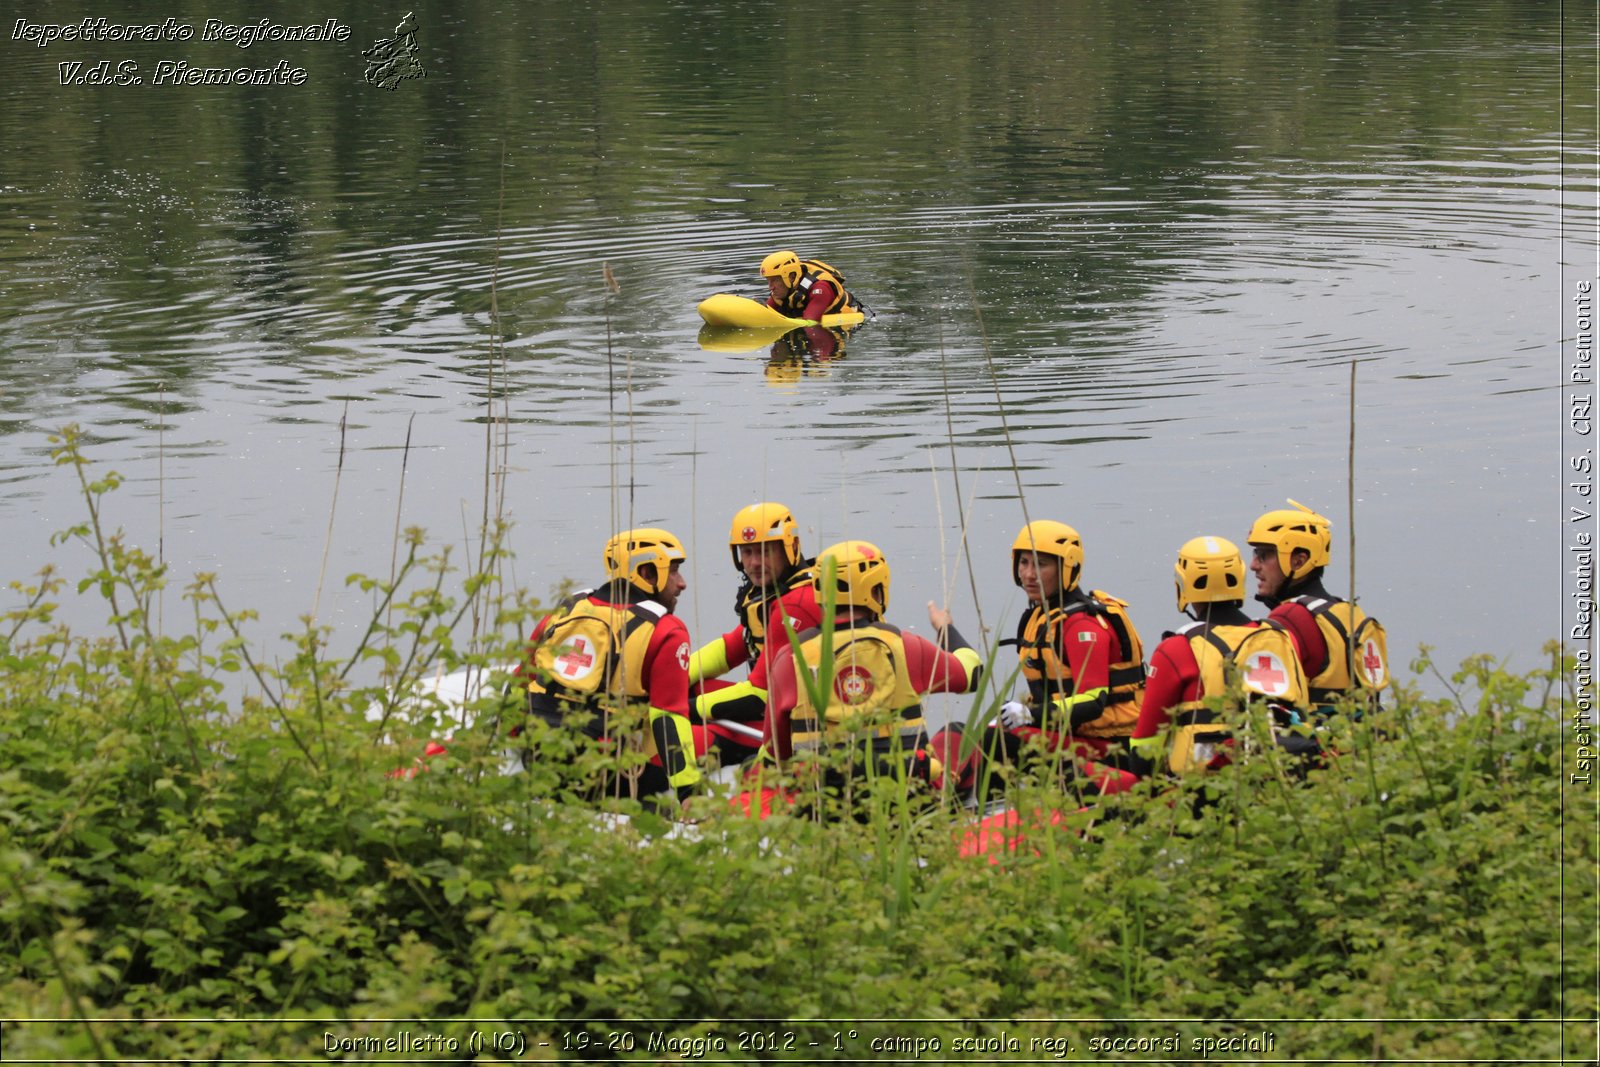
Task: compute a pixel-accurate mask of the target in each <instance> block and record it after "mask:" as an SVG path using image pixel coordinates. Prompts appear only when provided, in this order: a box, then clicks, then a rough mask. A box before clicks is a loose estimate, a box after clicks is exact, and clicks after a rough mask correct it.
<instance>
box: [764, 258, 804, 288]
mask: <svg viewBox="0 0 1600 1067" xmlns="http://www.w3.org/2000/svg"><path fill="white" fill-rule="evenodd" d="M801 269H802V268H801V266H800V257H799V256H797V255H795V254H794V253H793V252H791V251H790V250H789V249H787V248H786V249H784V250H783V251H781V252H774V253H772V255H770V256H768V257H767V258H766V259H763V260H762V261H761V276H762V277H763V278H782V279H783V284H784V285H787V286H788V287H789V288H791V289H793V288H794V287H795V284H796V283H797V282H799V281H800V272H801Z"/></svg>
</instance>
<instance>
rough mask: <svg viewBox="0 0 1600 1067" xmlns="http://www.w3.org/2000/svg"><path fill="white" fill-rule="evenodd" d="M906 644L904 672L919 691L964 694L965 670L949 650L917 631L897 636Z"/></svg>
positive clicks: (965, 687)
mask: <svg viewBox="0 0 1600 1067" xmlns="http://www.w3.org/2000/svg"><path fill="white" fill-rule="evenodd" d="M900 641H901V643H902V644H904V645H905V646H906V673H907V674H908V675H910V676H911V685H912V687H913V688H914V689H916V691H917V692H919V693H965V692H966V691H967V687H968V686H969V685H970V684H971V682H970V680H969V679H968V678H967V669H966V668H965V667H963V666H962V665H961V661H960V660H958V659H956V658H955V657H954V656H952V655H951V654H950V653H948V652H946V651H945V650H944V649H942V648H940V647H939V646H938V645H936V644H934V643H933V642H932V641H929V640H928V639H927V638H925V637H918V636H917V635H916V634H906V633H903V634H901V635H900Z"/></svg>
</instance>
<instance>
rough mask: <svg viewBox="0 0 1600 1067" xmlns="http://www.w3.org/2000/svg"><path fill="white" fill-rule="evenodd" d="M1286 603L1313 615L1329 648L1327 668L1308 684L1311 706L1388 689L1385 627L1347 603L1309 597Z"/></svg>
mask: <svg viewBox="0 0 1600 1067" xmlns="http://www.w3.org/2000/svg"><path fill="white" fill-rule="evenodd" d="M1286 603H1293V604H1299V605H1301V606H1302V607H1304V608H1305V609H1306V610H1307V611H1309V612H1311V617H1312V618H1314V619H1316V620H1317V629H1319V630H1321V631H1322V639H1323V640H1324V641H1325V642H1327V645H1328V663H1327V666H1325V667H1323V669H1322V673H1320V674H1318V675H1317V676H1316V677H1315V678H1312V679H1311V680H1310V683H1309V684H1310V687H1311V701H1312V703H1314V704H1334V703H1337V702H1338V701H1339V700H1340V699H1341V698H1343V697H1347V696H1351V695H1353V694H1355V693H1357V692H1360V693H1362V694H1363V695H1365V696H1369V697H1371V696H1375V695H1376V694H1377V693H1379V692H1381V691H1382V690H1384V689H1387V688H1388V687H1389V635H1388V633H1387V632H1386V631H1385V630H1384V628H1383V623H1381V622H1379V621H1378V620H1377V619H1374V618H1372V617H1371V616H1370V615H1368V614H1367V613H1366V612H1364V611H1362V610H1361V609H1360V608H1359V607H1357V606H1356V605H1355V604H1352V603H1350V602H1349V601H1348V600H1335V599H1332V598H1329V597H1319V596H1310V595H1307V596H1297V597H1293V598H1291V599H1290V600H1289V601H1286Z"/></svg>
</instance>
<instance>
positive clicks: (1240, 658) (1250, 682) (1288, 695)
mask: <svg viewBox="0 0 1600 1067" xmlns="http://www.w3.org/2000/svg"><path fill="white" fill-rule="evenodd" d="M1177 632H1178V633H1179V634H1180V635H1182V636H1184V637H1187V638H1188V641H1189V648H1190V651H1192V652H1193V653H1194V659H1195V663H1196V664H1197V665H1198V666H1199V668H1200V694H1199V695H1200V697H1201V698H1204V697H1216V696H1223V695H1225V694H1227V692H1228V690H1229V681H1230V679H1229V674H1230V670H1231V671H1232V672H1234V673H1235V677H1236V684H1237V686H1238V689H1237V690H1235V691H1236V692H1240V693H1241V694H1242V695H1243V696H1244V697H1245V698H1246V699H1250V700H1256V699H1262V700H1266V701H1270V702H1272V703H1273V704H1277V705H1282V706H1286V707H1291V706H1292V707H1296V708H1299V707H1304V706H1305V705H1306V702H1307V699H1308V691H1307V688H1306V676H1305V672H1304V671H1302V670H1301V669H1300V660H1299V658H1298V657H1297V656H1296V655H1295V650H1294V642H1293V641H1292V640H1290V638H1289V634H1288V633H1287V632H1286V631H1284V630H1282V629H1280V628H1278V627H1277V626H1274V625H1261V626H1213V627H1211V629H1209V630H1207V629H1206V628H1205V626H1204V624H1202V623H1195V624H1193V625H1192V626H1186V627H1184V628H1183V629H1182V630H1179V631H1177ZM1172 722H1173V726H1174V727H1175V728H1176V729H1175V730H1174V731H1173V737H1172V741H1171V747H1170V749H1169V754H1168V757H1167V765H1168V767H1170V768H1171V769H1172V771H1173V772H1174V773H1176V774H1183V773H1185V772H1187V771H1193V770H1201V769H1204V767H1205V765H1206V764H1207V763H1209V762H1211V759H1212V757H1213V756H1215V755H1216V748H1217V746H1218V745H1219V744H1221V743H1222V742H1223V741H1226V740H1227V739H1228V738H1229V737H1231V736H1232V734H1233V730H1232V727H1230V726H1229V725H1228V723H1227V722H1226V721H1225V720H1224V718H1223V715H1222V713H1221V712H1219V711H1217V710H1216V709H1215V708H1212V707H1209V706H1207V704H1206V702H1205V700H1204V699H1196V700H1190V701H1184V702H1183V703H1181V704H1179V705H1178V706H1177V707H1175V708H1174V709H1173V716H1172Z"/></svg>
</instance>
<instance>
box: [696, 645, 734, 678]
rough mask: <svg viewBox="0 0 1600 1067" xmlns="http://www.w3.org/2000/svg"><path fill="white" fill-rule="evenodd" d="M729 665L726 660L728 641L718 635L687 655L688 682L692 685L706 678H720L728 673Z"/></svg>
mask: <svg viewBox="0 0 1600 1067" xmlns="http://www.w3.org/2000/svg"><path fill="white" fill-rule="evenodd" d="M731 666H732V664H731V663H729V662H728V643H727V642H726V641H724V640H723V639H722V638H720V637H718V638H716V639H715V640H712V641H708V642H706V644H704V645H702V646H701V647H700V648H699V649H698V650H696V652H695V653H694V655H692V656H690V657H689V684H690V685H694V684H695V683H697V682H703V681H705V680H706V679H707V678H720V677H721V676H722V675H724V674H727V673H728V668H729V667H731Z"/></svg>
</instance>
